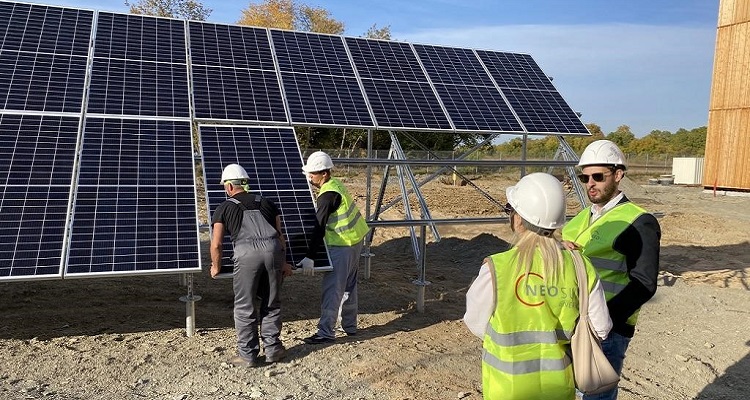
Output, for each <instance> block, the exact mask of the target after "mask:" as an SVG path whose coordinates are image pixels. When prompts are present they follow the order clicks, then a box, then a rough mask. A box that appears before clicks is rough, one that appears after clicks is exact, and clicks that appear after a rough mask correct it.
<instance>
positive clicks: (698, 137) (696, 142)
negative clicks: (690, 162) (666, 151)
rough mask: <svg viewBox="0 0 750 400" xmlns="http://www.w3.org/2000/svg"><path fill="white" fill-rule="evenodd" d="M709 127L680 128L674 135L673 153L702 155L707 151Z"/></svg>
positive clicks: (678, 154)
mask: <svg viewBox="0 0 750 400" xmlns="http://www.w3.org/2000/svg"><path fill="white" fill-rule="evenodd" d="M706 133H707V128H706V127H705V126H702V127H700V128H694V129H691V130H689V131H688V130H687V129H682V128H680V129H678V130H677V132H675V133H674V135H672V141H671V143H672V154H673V155H675V156H693V157H694V156H702V155H704V154H705V151H706Z"/></svg>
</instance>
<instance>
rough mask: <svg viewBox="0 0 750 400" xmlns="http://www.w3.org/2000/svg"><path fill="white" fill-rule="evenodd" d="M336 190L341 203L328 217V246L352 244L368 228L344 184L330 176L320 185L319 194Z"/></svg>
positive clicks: (355, 242)
mask: <svg viewBox="0 0 750 400" xmlns="http://www.w3.org/2000/svg"><path fill="white" fill-rule="evenodd" d="M325 192H336V193H338V194H339V195H340V196H341V205H339V208H337V209H336V211H334V212H333V214H331V215H330V216H329V218H328V224H326V229H325V241H326V243H327V244H328V245H329V246H353V245H355V244H357V243H359V242H360V241H361V240H362V239H363V238H364V237H365V235H367V232H369V231H370V228H368V227H367V223H366V222H365V220H364V218H362V215H361V214H360V213H359V209H358V208H357V205H356V203H355V202H354V199H353V198H352V196H351V195H350V194H349V192H348V191H347V190H346V188H345V187H344V185H343V184H342V183H341V182H340V181H339V180H338V179H336V178H331V179H329V180H328V182H326V183H324V184H323V185H322V186H321V187H320V194H323V193H325Z"/></svg>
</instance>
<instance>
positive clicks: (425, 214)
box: [391, 132, 440, 242]
mask: <svg viewBox="0 0 750 400" xmlns="http://www.w3.org/2000/svg"><path fill="white" fill-rule="evenodd" d="M391 141H392V143H393V146H394V149H395V151H396V156H397V157H398V158H400V159H402V160H406V153H404V150H403V149H402V148H401V143H400V142H399V141H398V138H397V137H396V135H395V134H394V133H393V132H391ZM400 168H403V170H404V172H405V175H406V177H407V178H408V179H409V182H410V183H411V186H412V192H413V193H414V194H415V195H416V197H417V201H418V202H419V206H420V211H421V214H420V216H421V217H422V219H426V220H431V219H432V215H431V214H430V209H429V208H428V207H427V202H426V201H425V199H424V196H422V191H420V190H419V186H418V185H417V179H416V178H414V172H413V171H412V170H411V167H410V166H409V165H405V166H403V167H400ZM430 230H431V231H432V236H433V237H434V238H435V241H436V242H439V241H440V233H438V231H437V228H435V225H434V224H431V225H430Z"/></svg>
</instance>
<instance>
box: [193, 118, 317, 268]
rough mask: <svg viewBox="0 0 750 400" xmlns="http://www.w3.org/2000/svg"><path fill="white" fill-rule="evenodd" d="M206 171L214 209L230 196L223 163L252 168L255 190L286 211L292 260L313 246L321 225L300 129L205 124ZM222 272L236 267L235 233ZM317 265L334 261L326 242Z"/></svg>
mask: <svg viewBox="0 0 750 400" xmlns="http://www.w3.org/2000/svg"><path fill="white" fill-rule="evenodd" d="M200 133H201V145H202V148H203V171H204V174H203V176H204V177H205V179H204V182H205V186H206V197H207V202H208V208H209V210H210V212H211V214H212V215H213V212H214V211H215V210H216V208H217V207H218V206H219V205H220V204H221V203H222V202H224V201H225V200H226V199H227V197H226V194H225V191H224V187H223V185H222V184H221V183H220V182H221V172H222V169H223V168H224V167H225V166H227V165H229V164H232V163H237V164H240V165H242V166H243V168H245V170H246V171H247V174H248V176H249V177H250V179H249V184H250V193H256V194H260V195H261V196H264V197H266V198H268V199H270V200H272V201H273V202H274V203H275V204H276V205H277V206H278V207H279V210H280V212H281V222H282V226H281V229H282V231H283V233H284V235H285V236H286V242H287V252H286V256H287V261H288V262H289V263H294V262H299V261H300V260H302V259H303V258H304V257H305V253H306V251H307V238H308V236H309V234H310V233H311V232H312V230H313V228H314V227H315V207H314V206H313V203H312V197H311V193H310V189H309V186H308V184H307V180H306V178H305V176H304V174H303V173H302V154H301V152H300V149H299V145H298V144H297V139H296V137H295V135H294V129H292V128H285V127H262V126H239V125H237V126H208V125H201V126H200ZM223 245H224V252H223V256H224V260H223V262H222V273H226V272H231V271H232V262H231V261H230V259H229V257H230V255H231V254H232V253H231V249H232V245H231V240H230V239H229V235H227V237H226V238H225V240H224V241H223ZM314 260H315V264H316V266H319V267H320V266H328V265H330V261H329V260H328V255H327V253H326V251H325V249H324V248H321V249H319V251H318V254H317V255H316V257H314Z"/></svg>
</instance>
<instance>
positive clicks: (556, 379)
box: [464, 172, 612, 400]
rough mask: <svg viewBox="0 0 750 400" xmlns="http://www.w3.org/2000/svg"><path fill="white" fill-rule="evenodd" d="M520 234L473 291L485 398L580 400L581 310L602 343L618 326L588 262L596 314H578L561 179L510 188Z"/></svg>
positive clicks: (513, 222) (488, 263)
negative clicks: (574, 347) (576, 356)
mask: <svg viewBox="0 0 750 400" xmlns="http://www.w3.org/2000/svg"><path fill="white" fill-rule="evenodd" d="M506 195H507V197H508V204H507V205H506V206H505V208H506V210H505V211H506V212H507V213H508V216H509V220H510V226H511V229H512V230H513V232H514V233H515V237H514V241H513V245H512V247H511V248H510V249H508V250H507V251H504V252H502V253H497V254H494V255H492V256H490V257H489V258H486V259H485V260H484V263H483V264H482V266H481V268H480V269H479V275H478V276H477V278H476V279H475V280H474V282H473V283H472V284H471V287H470V288H469V290H468V292H467V293H466V314H465V315H464V323H466V325H467V327H468V328H469V330H471V332H472V333H474V334H475V335H476V336H478V337H480V338H482V339H483V340H484V341H483V347H484V352H483V355H482V392H483V395H484V398H485V399H493V400H495V399H497V400H500V399H510V400H521V399H523V400H534V399H545V400H558V399H560V400H563V399H564V400H572V399H575V396H576V392H575V382H574V378H573V367H572V364H571V359H570V356H569V348H570V338H571V336H572V335H573V331H574V328H575V326H576V321H577V320H578V316H579V313H580V312H586V313H588V315H589V317H590V319H591V322H592V325H593V326H594V328H595V330H596V334H597V336H599V337H600V338H602V339H603V338H605V337H607V334H608V332H609V330H610V329H611V327H612V322H611V321H610V319H609V314H608V313H607V307H606V303H605V300H604V291H603V289H602V287H601V284H600V283H599V279H598V277H597V275H596V272H595V271H594V267H593V266H592V265H591V263H590V262H589V261H588V260H587V259H586V258H585V257H583V259H584V264H585V267H586V275H587V278H588V281H587V282H585V283H584V284H585V285H586V287H587V288H588V290H589V293H590V295H589V296H590V299H589V309H588V310H579V309H578V281H577V279H576V270H575V264H574V263H573V258H572V256H571V254H570V252H569V251H565V249H564V248H563V246H562V244H561V242H560V241H559V240H558V239H556V238H555V235H554V233H555V231H556V230H557V229H558V228H560V227H562V225H563V223H564V222H565V193H564V191H563V188H562V184H561V183H560V181H558V180H557V178H555V177H554V176H552V175H550V174H546V173H541V172H537V173H533V174H529V175H526V176H524V177H523V178H521V180H520V181H518V183H517V184H516V185H515V186H511V187H509V188H508V189H507V190H506Z"/></svg>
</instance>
